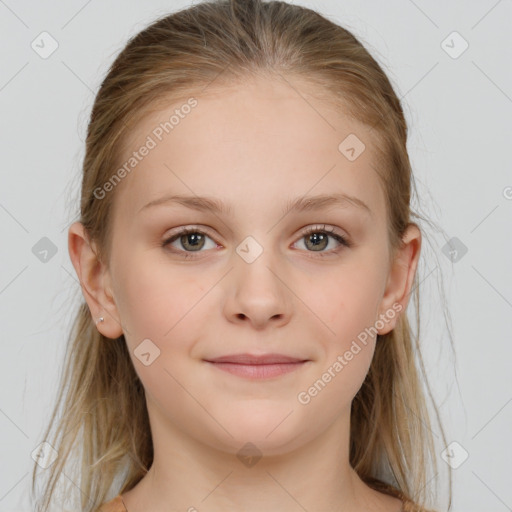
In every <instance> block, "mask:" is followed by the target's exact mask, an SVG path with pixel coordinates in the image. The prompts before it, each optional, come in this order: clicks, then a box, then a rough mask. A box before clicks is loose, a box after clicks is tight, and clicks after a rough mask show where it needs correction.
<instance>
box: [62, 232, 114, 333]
mask: <svg viewBox="0 0 512 512" xmlns="http://www.w3.org/2000/svg"><path fill="white" fill-rule="evenodd" d="M68 251H69V256H70V259H71V262H72V264H73V267H74V268H75V272H76V274H77V276H78V280H79V281H80V286H81V288H82V294H83V296H84V298H85V300H86V302H87V305H88V306H89V310H90V312H91V316H92V318H93V321H94V323H95V324H96V328H97V329H98V330H99V331H100V332H101V334H103V335H104V336H106V337H107V338H112V339H114V338H118V337H119V336H121V334H123V329H122V327H121V322H120V318H119V314H118V310H117V306H116V303H115V301H114V297H113V294H112V292H111V290H110V289H109V282H110V275H109V272H108V269H106V267H105V265H104V264H103V263H102V262H101V261H100V260H99V259H98V257H97V251H96V248H95V245H94V243H93V242H92V243H91V241H90V239H89V236H88V234H87V232H86V230H85V228H84V226H83V224H82V223H80V222H74V223H73V224H72V225H71V226H70V227H69V230H68ZM99 318H103V321H101V322H100V321H98V319H99Z"/></svg>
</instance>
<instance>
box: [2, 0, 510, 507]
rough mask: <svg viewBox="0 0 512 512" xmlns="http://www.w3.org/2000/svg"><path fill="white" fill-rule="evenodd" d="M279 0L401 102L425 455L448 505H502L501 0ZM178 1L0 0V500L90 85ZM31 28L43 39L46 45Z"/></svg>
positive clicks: (46, 367)
mask: <svg viewBox="0 0 512 512" xmlns="http://www.w3.org/2000/svg"><path fill="white" fill-rule="evenodd" d="M293 3H297V4H301V5H304V6H307V7H311V8H314V9H316V10H318V11H319V12H320V13H322V14H324V15H325V16H327V17H329V18H330V19H332V20H333V21H335V22H337V23H339V24H341V25H343V26H344V27H346V28H348V29H349V30H351V31H352V32H353V33H354V34H355V35H356V36H357V37H358V38H359V39H360V40H361V42H362V43H363V44H365V46H366V48H367V49H368V50H369V51H370V52H371V53H372V55H373V56H374V57H375V58H376V59H377V61H378V62H379V63H380V64H381V65H382V66H383V67H384V69H385V70H386V72H387V73H388V76H389V77H390V79H391V81H392V83H393V86H394V87H395V90H396V92H397V94H398V96H399V97H400V98H401V100H402V103H403V106H404V110H405V113H406V117H407V121H408V123H409V130H410V137H409V143H408V148H409V152H410V157H411V160H412V163H413V168H414V172H415V174H416V179H417V185H418V191H419V196H420V201H421V205H420V206H421V211H422V212H423V214H427V215H429V216H430V218H431V219H432V220H433V221H434V222H435V223H436V224H437V226H438V227H439V230H438V231H437V230H435V229H432V230H430V231H428V232H426V235H427V236H428V237H429V241H428V242H427V243H426V244H425V251H424V254H422V262H421V265H420V269H419V272H420V278H421V284H420V286H421V293H422V297H423V299H424V300H425V302H424V304H423V306H422V314H423V317H422V346H423V353H424V357H425V361H426V370H427V373H428V375H429V379H430V383H431V386H432V390H433V394H434V398H435V400H436V403H437V405H438V406H439V409H440V412H441V416H442V419H443V421H444V424H445V428H446V433H447V441H448V443H449V444H450V446H449V447H448V449H447V447H446V446H445V445H443V444H442V442H441V439H440V436H439V431H438V430H437V428H436V427H434V435H435V438H436V441H437V443H438V447H437V451H438V454H439V457H440V462H441V465H445V466H446V465H447V464H448V463H450V464H451V465H452V467H453V468H454V469H453V476H454V505H453V507H452V509H451V510H453V511H455V512H482V511H486V512H505V511H507V510H508V511H510V510H512V485H511V483H512V472H511V469H510V466H511V462H512V448H511V442H510V436H511V433H512V428H511V427H512V372H511V368H510V360H511V359H512V337H511V334H510V333H511V332H512V271H511V267H510V265H511V262H512V258H511V252H512V251H511V246H512V244H511V234H512V229H511V228H512V226H511V224H512V222H511V220H512V173H511V169H512V168H511V158H510V149H511V145H512V140H511V122H510V120H511V115H512V71H511V66H510V62H512V45H511V42H512V37H511V26H512V25H511V21H512V5H511V3H510V1H497V2H496V1H495V0H489V1H487V0H486V1H483V0H482V1H471V2H468V1H464V2H463V1H460V0H459V1H452V2H444V1H440V0H436V1H430V2H427V1H426V0H415V1H412V0H392V1H388V2H385V3H384V2H380V1H377V0H372V1H365V2H363V1H356V0H346V1H345V0H344V1H339V0H338V1H335V0H317V1H302V0H301V1H296V2H293ZM187 5H189V2H185V1H181V0H180V1H167V2H166V1H163V0H151V1H144V2H142V1H139V2H135V1H133V0H130V1H126V0H124V1H121V0H110V1H107V2H105V1H103V2H101V1H98V0H89V1H84V0H72V1H70V0H68V1H66V2H64V1H63V0H54V1H47V2H36V1H35V0H32V1H19V2H15V1H14V0H5V1H4V0H0V43H1V53H0V55H1V65H0V108H1V122H0V130H1V132H0V144H1V153H0V155H1V165H0V168H1V185H0V229H1V235H2V237H1V240H2V242H1V244H0V311H1V357H0V373H1V379H2V382H1V383H2V385H1V386H0V512H7V511H21V510H23V511H29V510H31V507H30V504H29V501H28V488H29V482H30V471H31V468H32V462H33V461H32V459H31V453H32V452H33V451H34V449H35V448H36V446H38V445H39V443H41V442H42V441H43V439H42V437H41V436H42V429H43V427H44V426H45V425H46V423H47V421H48V419H49V412H50V410H51V407H52V406H53V402H54V399H55V392H56V385H57V382H58V378H59V376H60V373H61V371H62V368H61V364H62V357H63V353H64V348H65V345H66V341H67V335H68V331H69V327H70V324H71V319H72V317H73V315H74V311H75V308H76V306H77V304H78V298H79V294H77V289H78V282H77V279H76V275H75V273H74V269H73V267H72V265H71V262H70V260H69V257H68V250H67V227H68V226H69V224H70V223H71V222H73V221H74V220H75V219H76V215H77V212H78V190H79V182H80V165H81V162H82V159H83V155H84V144H83V141H84V134H85V132H86V127H87V122H88V116H89V114H90V109H91V105H92V102H93V99H94V95H95V93H96V92H97V90H98V87H99V85H100V83H101V80H102V79H103V77H104V74H105V72H106V70H107V69H108V66H109V65H110V64H111V62H112V61H113V60H114V58H115V56H116V55H117V53H118V52H119V51H120V50H121V49H122V47H123V46H124V44H125V43H126V42H127V40H128V38H129V37H130V36H132V35H134V34H135V33H137V32H138V31H140V30H141V29H142V28H144V27H145V26H146V25H147V24H149V23H150V22H151V21H153V20H154V19H155V18H156V17H158V16H160V15H163V14H164V13H166V12H171V11H175V10H178V9H180V8H182V7H186V6H187ZM42 32H47V33H48V34H49V35H41V33H42ZM41 38H46V39H45V41H46V43H45V48H46V49H47V50H51V44H52V41H55V42H56V43H53V44H58V47H57V48H56V49H55V51H54V52H53V53H52V54H51V55H49V56H43V55H41V51H42V50H41V47H42V46H43V45H42V44H41V43H40V41H41ZM38 41H39V43H38ZM35 48H38V51H36V50H35ZM441 277H442V282H443V283H444V284H443V285H442V286H444V290H445V292H446V302H447V306H448V310H449V315H450V318H451V322H452V336H453V339H452V340H450V334H449V331H448V329H447V325H446V321H445V316H444V313H443V307H442V304H443V299H442V297H441V295H440V294H441V291H440V288H439V282H440V280H441ZM78 291H79V290H78ZM451 341H453V349H452V345H451ZM434 425H435V424H434ZM445 459H446V461H447V462H445ZM445 469H446V468H445ZM439 496H440V500H439V502H440V505H441V504H442V503H445V502H446V501H445V499H446V495H445V493H444V492H440V494H439ZM443 500H444V501H443Z"/></svg>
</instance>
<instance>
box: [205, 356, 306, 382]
mask: <svg viewBox="0 0 512 512" xmlns="http://www.w3.org/2000/svg"><path fill="white" fill-rule="evenodd" d="M308 361H309V360H308V359H301V358H297V357H291V356H286V355H284V354H262V355H253V354H231V355H227V356H222V357H216V358H214V359H205V362H207V363H209V364H211V365H213V366H214V367H216V368H218V369H219V370H223V371H225V372H228V373H231V374H233V375H237V376H239V377H244V378H248V379H269V378H273V377H279V376H281V375H284V374H286V373H290V372H293V371H295V370H298V369H299V368H301V367H303V366H304V364H305V363H307V362H308Z"/></svg>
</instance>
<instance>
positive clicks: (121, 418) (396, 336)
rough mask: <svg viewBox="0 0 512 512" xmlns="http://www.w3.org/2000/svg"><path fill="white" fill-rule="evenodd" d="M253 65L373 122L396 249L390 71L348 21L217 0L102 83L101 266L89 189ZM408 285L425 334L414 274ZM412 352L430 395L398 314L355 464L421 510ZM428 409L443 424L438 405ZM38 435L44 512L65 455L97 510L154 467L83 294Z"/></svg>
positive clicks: (428, 442)
mask: <svg viewBox="0 0 512 512" xmlns="http://www.w3.org/2000/svg"><path fill="white" fill-rule="evenodd" d="M257 73H268V74H269V75H272V74H273V73H274V74H275V75H281V74H282V75H285V76H287V77H291V78H293V77H298V78H300V79H303V80H305V82H307V83H311V84H314V85H317V86H319V87H318V90H319V91H321V93H322V94H324V95H325V98H326V99H328V100H329V101H332V102H333V103H334V104H336V105H337V106H338V107H339V108H340V109H343V112H344V113H348V114H349V115H350V116H352V117H353V118H354V119H357V120H358V121H360V122H362V123H364V124H365V125H367V126H368V127H370V129H371V132H372V134H373V135H374V140H373V141H372V142H374V144H375V150H376V152H377V153H378V154H379V170H377V169H376V170H377V171H378V173H379V176H380V178H381V180H382V184H383V188H384V191H385V196H386V208H387V218H388V223H387V224H388V230H389V245H390V248H391V249H392V250H395V249H396V248H397V247H399V245H400V242H401V236H402V234H403V233H404V231H405V229H406V228H407V226H408V225H409V224H410V223H411V217H416V218H421V217H420V216H419V215H417V214H415V213H413V212H412V210H411V206H410V201H411V187H415V185H414V180H413V175H412V172H411V164H410V161H409V157H408V153H407V149H406V142H407V126H406V122H405V119H404V114H403V111H402V107H401V104H400V101H399V99H398V98H397V96H396V94H395V92H394V90H393V88H392V86H391V84H390V81H389V80H388V78H387V76H386V74H385V73H384V71H383V70H382V69H381V67H380V66H379V64H378V63H377V62H376V61H375V60H374V58H372V56H371V55H370V54H369V52H368V51H367V50H366V49H365V48H364V47H363V45H362V44H361V43H360V42H359V41H358V39H356V38H355V37H354V36H353V35H352V34H351V33H350V32H349V31H348V30H346V29H344V28H342V27H341V26H339V25H337V24H335V23H334V22H331V21H330V20H328V19H326V18H325V17H323V16H321V15H320V14H318V13H316V12H314V11H312V10H310V9H307V8H304V7H300V6H296V5H289V4H287V3H285V2H268V3H262V2H261V1H259V0H231V1H230V0H224V1H216V2H209V3H206V2H205V3H201V4H197V5H194V6H192V7H190V8H187V9H184V10H182V11H179V12H176V13H173V14H171V15H167V16H165V17H162V18H160V19H158V20H157V21H155V22H154V23H153V24H151V25H150V26H148V27H147V28H145V29H144V30H143V31H141V32H140V33H138V34H137V35H135V36H134V37H133V38H132V39H130V41H129V42H128V43H127V45H126V46H125V48H124V49H123V50H122V52H121V53H120V54H119V55H118V56H117V58H116V59H115V61H114V62H113V64H112V66H111V68H110V70H109V72H108V74H107V76H106V77H105V79H104V80H103V83H102V84H101V87H100V89H99V91H98V94H97V96H96V98H95V102H94V105H93V108H92V113H91V117H90V122H89V125H88V131H87V139H86V153H85V157H84V162H83V177H82V184H81V201H80V219H79V220H80V222H81V223H82V224H83V225H84V226H85V229H86V232H87V234H88V236H89V238H90V240H92V241H94V243H95V244H96V247H97V251H98V257H99V258H100V259H101V261H103V262H105V263H108V262H109V252H110V246H109V242H110V240H111V235H110V229H111V220H112V219H111V211H112V204H113V200H114V198H115V197H116V193H115V191H112V192H110V193H108V194H106V195H105V197H102V198H101V199H98V197H97V194H95V190H97V189H98V187H101V186H102V185H103V184H104V183H106V182H107V181H108V180H109V178H111V176H112V174H113V171H114V170H115V169H117V167H118V166H119V165H120V162H121V157H122V154H123V150H124V145H125V144H126V141H127V139H128V137H129V134H130V130H131V129H132V128H134V127H135V126H136V125H137V123H138V122H139V121H140V120H141V119H142V118H143V117H144V116H145V115H146V114H147V113H148V112H149V111H150V110H151V109H156V108H158V106H159V105H163V104H168V103H169V102H170V101H172V100H177V99H178V98H184V97H190V95H191V91H193V90H198V91H199V90H200V88H202V87H203V88H204V87H207V86H208V85H209V84H211V83H212V82H214V81H216V82H215V83H216V85H222V84H229V83H230V82H231V83H232V82H233V81H235V80H237V79H240V80H243V79H244V78H247V77H249V76H250V75H251V74H257ZM413 286H414V288H413V291H414V295H413V297H414V302H415V311H416V319H417V325H418V332H419V287H418V276H417V275H416V277H415V282H414V285H413ZM415 357H417V358H418V361H419V363H420V367H421V370H422V372H423V379H424V383H425V384H426V388H427V390H428V393H429V395H430V397H431V398H432V395H431V392H430V388H429V386H428V380H427V378H426V375H425V370H424V365H423V360H422V357H421V352H420V346H419V336H418V335H414V334H413V332H412V330H411V327H410V325H409V322H408V319H407V315H406V314H405V313H404V314H402V315H401V316H400V317H399V320H398V324H397V326H396V328H395V329H394V330H392V331H391V332H390V333H388V334H386V335H383V336H380V335H379V337H378V340H377V344H376V349H375V353H374V357H373V360H372V363H371V366H370V369H369V372H368V375H367V377H366V379H365V381H364V383H363V385H362V387H361V388H360V390H359V392H358V393H357V395H356V396H355V398H354V400H353V402H352V412H351V439H350V464H351V465H352V466H353V468H354V469H355V471H356V472H357V473H358V475H359V476H360V478H361V479H362V480H363V481H365V482H367V483H368V485H374V484H376V482H377V481H381V482H387V483H389V484H391V485H393V486H396V487H397V488H398V489H399V490H400V491H401V492H403V493H404V494H405V495H406V496H408V497H410V499H412V500H413V501H415V502H416V503H418V504H420V505H422V506H423V505H424V504H426V499H427V488H428V486H427V484H428V483H429V482H428V473H429V468H430V469H431V468H433V470H434V471H435V468H436V467H437V459H436V455H435V446H434V440H433V437H432V433H431V423H430V419H429V412H428V410H427V405H426V402H425V395H424V390H423V389H422V381H421V379H420V375H419V372H418V370H417V363H416V362H415ZM59 406H60V408H61V413H60V415H59ZM434 410H435V413H436V416H437V419H438V421H439V413H438V411H437V409H436V407H435V405H434ZM440 428H441V434H442V437H443V441H445V436H444V432H443V429H442V426H441V425H440ZM50 432H53V438H52V439H51V440H50V438H49V435H50ZM45 439H46V440H47V441H48V442H49V443H50V444H52V446H54V447H55V448H56V449H57V450H58V454H59V456H58V458H57V460H56V461H55V463H54V464H53V465H52V466H51V467H50V468H48V470H47V471H48V475H49V477H48V481H47V483H46V486H45V488H44V492H43V495H42V500H41V503H40V505H39V507H40V508H38V510H41V511H46V510H48V508H49V506H50V503H51V500H52V499H53V498H52V497H53V496H54V495H55V489H56V484H57V482H58V480H59V478H60V477H61V476H62V474H64V469H65V467H66V462H70V461H71V460H73V459H74V460H75V461H78V462H79V464H78V465H77V467H76V468H74V471H75V474H76V476H74V478H72V479H71V481H72V482H74V483H75V484H76V485H78V486H79V488H80V493H81V509H82V510H84V511H90V510H94V509H95V508H96V507H97V506H98V505H99V504H101V503H102V502H104V501H105V500H106V499H107V495H108V494H109V493H111V492H112V491H114V492H115V493H116V494H117V493H118V492H119V493H122V492H125V491H127V490H129V489H131V488H132V487H134V486H135V485H136V484H137V483H138V482H139V481H140V479H141V478H142V477H143V476H144V474H145V473H146V472H147V471H148V469H149V467H150V466H151V464H152V460H153V445H152V440H151V435H150V425H149V419H148V414H147V409H146V403H145V395H144V388H143V386H142V383H141V382H140V380H139V378H138V376H137V374H136V372H135V369H134V367H133V364H132V361H131V359H130V355H129V353H128V350H127V347H126V343H125V340H124V336H120V337H119V338H118V339H117V340H110V339H107V338H105V337H103V336H102V335H101V334H100V333H99V332H98V330H97V328H96V326H95V324H94V321H93V319H92V318H91V314H90V311H89V308H88V306H87V304H86V303H85V302H83V303H82V304H81V306H80V308H79V310H78V313H77V315H76V318H75V321H74V324H73V328H72V331H71V333H70V340H69V344H68V347H67V352H66V357H65V369H64V373H63V375H62V379H61V383H60V387H59V393H58V397H57V403H56V405H55V408H54V410H53V413H52V416H51V419H50V422H49V425H48V427H47V429H46V432H45ZM444 445H445V446H446V442H444ZM37 467H38V466H37V464H35V465H34V470H33V474H32V491H33V490H34V487H35V482H36V472H37ZM436 473H437V472H436ZM66 476H67V477H68V478H70V476H69V475H68V474H66ZM116 478H117V479H120V482H118V483H117V484H116V482H115V480H116ZM450 502H451V472H450Z"/></svg>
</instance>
